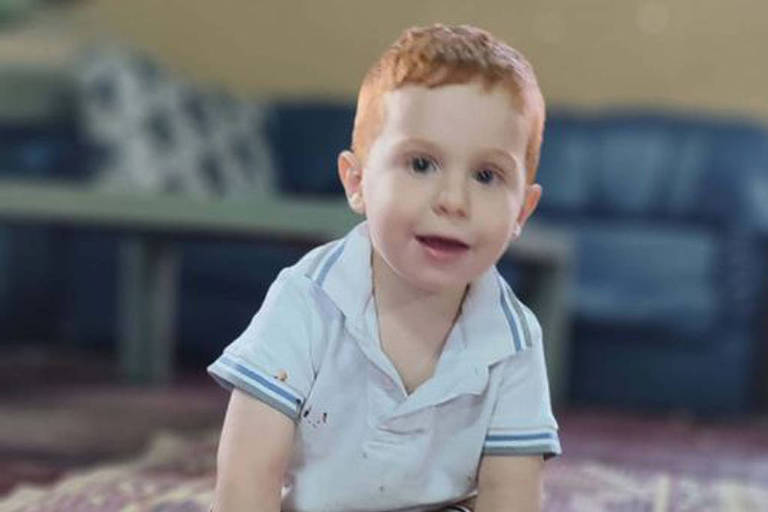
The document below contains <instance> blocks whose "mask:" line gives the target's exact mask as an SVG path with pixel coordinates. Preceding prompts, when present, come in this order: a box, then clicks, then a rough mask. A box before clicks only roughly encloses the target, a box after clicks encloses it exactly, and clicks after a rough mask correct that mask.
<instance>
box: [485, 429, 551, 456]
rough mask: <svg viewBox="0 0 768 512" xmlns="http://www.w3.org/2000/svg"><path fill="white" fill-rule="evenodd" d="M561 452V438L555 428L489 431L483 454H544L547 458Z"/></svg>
mask: <svg viewBox="0 0 768 512" xmlns="http://www.w3.org/2000/svg"><path fill="white" fill-rule="evenodd" d="M561 454H562V449H561V447H560V438H559V437H558V435H557V432H556V431H554V430H544V431H537V432H526V433H516V434H510V433H500V432H489V433H488V435H487V436H485V442H484V443H483V455H542V456H543V457H544V460H547V459H550V458H552V457H555V456H557V455H561Z"/></svg>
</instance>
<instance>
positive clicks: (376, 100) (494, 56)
mask: <svg viewBox="0 0 768 512" xmlns="http://www.w3.org/2000/svg"><path fill="white" fill-rule="evenodd" d="M543 125H544V101H543V98H542V96H541V92H540V91H539V88H538V85H537V82H536V78H535V76H534V73H533V70H532V69H531V67H530V64H528V62H527V61H526V60H525V58H524V57H523V56H522V55H520V54H519V53H518V52H516V51H515V50H513V49H512V48H510V47H508V46H506V45H505V44H503V43H501V42H499V41H498V40H496V39H494V38H493V37H492V36H491V35H490V34H488V33H487V32H484V31H482V30H479V29H477V28H474V27H469V26H443V25H434V26H431V27H427V28H412V29H409V30H407V31H406V32H405V33H404V34H403V35H402V36H401V38H400V39H399V40H398V41H396V42H395V43H394V45H393V46H392V47H391V48H389V50H388V51H387V52H386V53H385V54H384V55H383V56H382V57H381V58H380V59H379V61H378V62H377V63H376V64H375V65H374V66H373V67H372V68H371V70H370V71H369V72H368V74H367V75H366V76H365V79H364V81H363V84H362V87H361V89H360V93H359V98H358V103H357V114H356V118H355V125H354V131H353V134H352V151H343V152H342V153H341V154H340V155H339V159H338V170H339V176H340V178H341V181H342V183H343V185H344V189H345V191H346V195H347V199H348V202H349V205H350V207H351V208H352V209H353V210H354V211H355V212H357V213H359V214H361V215H363V216H365V219H366V220H365V221H363V222H361V223H360V224H358V225H357V226H356V227H355V228H354V229H353V230H352V231H351V232H350V233H348V234H347V235H346V236H345V237H344V238H342V239H340V240H336V241H333V242H330V243H328V244H325V245H323V246H321V247H317V248H315V249H313V250H311V251H310V252H309V253H307V254H306V255H305V256H304V257H303V258H302V259H301V260H300V261H299V262H298V263H296V264H295V265H293V266H291V267H288V268H286V269H283V270H282V271H281V272H280V274H279V275H278V277H277V279H276V280H275V282H274V283H273V284H272V286H271V287H270V289H269V292H268V293H267V296H266V298H265V300H264V303H263V305H262V307H261V309H260V310H259V311H258V313H257V314H256V315H255V316H254V318H253V320H252V321H251V323H250V325H249V326H248V327H247V328H246V329H245V331H244V332H243V333H242V334H241V335H240V336H239V337H238V338H237V339H236V340H235V341H234V342H232V344H231V345H229V346H228V347H227V348H226V349H225V351H224V353H223V354H222V356H221V357H220V358H219V359H217V360H216V361H215V362H214V363H213V364H212V365H211V366H210V367H209V369H208V371H209V372H210V373H211V375H212V376H213V377H214V378H216V380H217V381H219V382H220V383H221V384H222V385H224V386H226V387H227V388H234V390H233V392H232V395H231V399H230V402H229V408H228V410H227V414H226V418H225V421H224V426H223V429H222V434H221V440H220V445H219V453H218V478H217V482H216V492H215V504H214V509H215V510H216V512H227V511H239V510H270V511H278V510H281V509H282V510H300V511H315V510H317V511H320V510H323V511H337V512H338V511H368V510H370V511H392V510H399V511H421V510H440V509H453V510H461V507H469V508H472V509H474V510H475V511H477V512H486V511H498V510H516V511H530V510H539V509H540V507H541V478H542V475H541V471H542V460H543V459H544V458H547V457H550V456H553V455H557V454H559V453H560V444H559V438H558V434H557V429H558V426H557V422H556V421H555V418H554V417H553V415H552V411H551V407H550V401H549V388H548V384H547V377H546V369H545V365H544V356H543V350H542V333H541V329H540V327H539V324H538V322H537V321H536V318H535V317H534V315H533V314H532V313H531V311H530V310H529V309H528V308H526V307H525V306H524V305H523V304H522V303H521V302H520V301H519V300H518V299H517V298H516V297H515V295H514V294H513V293H512V291H511V290H510V288H509V286H508V285H507V284H506V282H505V281H504V279H503V278H502V277H501V276H500V275H499V273H498V272H497V270H496V267H495V264H496V262H497V261H498V259H499V258H500V257H501V255H502V254H503V253H504V252H505V250H506V248H507V245H508V243H509V242H511V241H513V240H515V239H516V238H517V237H518V236H519V235H520V232H521V230H522V228H523V225H524V224H525V222H526V220H527V219H528V217H529V216H530V215H531V213H532V212H533V211H534V209H535V208H536V205H537V203H538V201H539V197H540V196H541V187H540V186H539V185H538V184H535V183H534V176H535V173H536V168H537V165H538V159H539V149H540V145H541V138H542V131H543Z"/></svg>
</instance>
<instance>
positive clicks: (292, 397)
mask: <svg viewBox="0 0 768 512" xmlns="http://www.w3.org/2000/svg"><path fill="white" fill-rule="evenodd" d="M220 361H221V362H222V363H223V364H225V365H226V366H229V367H230V368H232V369H234V370H236V371H238V372H240V373H242V374H243V375H245V376H246V377H248V378H250V379H253V380H255V381H256V382H257V383H258V384H261V385H262V386H264V387H265V388H267V389H269V390H270V391H272V392H274V393H277V394H278V395H280V396H282V397H284V398H286V399H288V400H290V401H291V402H292V403H294V404H296V407H297V409H298V408H299V406H301V403H302V401H303V400H302V399H301V398H300V397H298V396H296V395H294V394H291V393H289V392H288V391H286V390H285V389H284V388H281V387H278V386H276V385H275V383H274V382H272V381H270V380H268V379H265V378H264V377H262V376H261V375H259V374H258V373H256V372H254V371H253V370H251V369H250V368H247V367H245V366H243V365H241V364H240V363H237V362H235V361H233V360H231V359H229V358H227V357H226V356H222V357H221V358H220Z"/></svg>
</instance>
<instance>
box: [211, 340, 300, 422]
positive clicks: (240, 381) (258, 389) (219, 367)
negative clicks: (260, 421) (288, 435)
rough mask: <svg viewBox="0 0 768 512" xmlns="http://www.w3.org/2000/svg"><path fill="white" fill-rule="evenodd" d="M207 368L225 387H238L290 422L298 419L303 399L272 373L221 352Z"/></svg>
mask: <svg viewBox="0 0 768 512" xmlns="http://www.w3.org/2000/svg"><path fill="white" fill-rule="evenodd" d="M207 371H208V374H209V375H210V376H211V377H213V379H214V380H215V381H216V382H217V383H218V384H219V385H221V386H222V387H224V388H226V389H229V390H231V389H232V388H238V389H241V390H242V391H245V392H246V393H248V394H249V395H251V396H253V397H254V398H257V399H259V400H261V401H262V402H264V403H266V404H267V405H269V406H271V407H273V408H275V409H277V410H278V411H280V412H282V413H283V414H285V415H286V416H288V417H289V418H290V419H291V420H293V421H294V422H298V421H299V413H300V412H301V407H302V405H303V404H304V398H303V397H301V396H300V395H299V394H297V393H296V390H294V389H293V388H291V387H289V386H287V385H285V384H283V382H282V381H280V380H279V379H278V378H277V377H276V376H274V375H269V374H268V373H265V372H263V371H261V370H258V369H255V368H252V367H250V366H246V365H245V364H244V363H243V361H241V360H239V359H237V358H235V357H232V356H231V355H228V354H223V355H222V356H221V357H219V358H218V359H217V360H216V361H214V362H213V364H211V365H210V366H208V369H207Z"/></svg>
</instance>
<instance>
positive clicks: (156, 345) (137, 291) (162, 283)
mask: <svg viewBox="0 0 768 512" xmlns="http://www.w3.org/2000/svg"><path fill="white" fill-rule="evenodd" d="M119 272H120V276H119V280H120V281H119V283H118V293H119V296H118V326H117V329H118V347H119V348H118V351H119V365H120V372H121V374H122V376H123V378H125V379H126V380H127V381H129V382H133V383H137V384H164V383H167V382H169V381H170V380H171V378H172V372H173V357H174V345H175V331H174V325H175V315H176V307H177V296H176V294H177V290H178V288H177V284H178V283H177V281H178V274H179V258H178V254H177V250H176V248H175V247H174V246H173V244H172V243H171V242H167V241H162V240H158V239H151V238H147V237H127V238H125V239H124V240H123V241H122V242H121V244H120V254H119Z"/></svg>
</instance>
